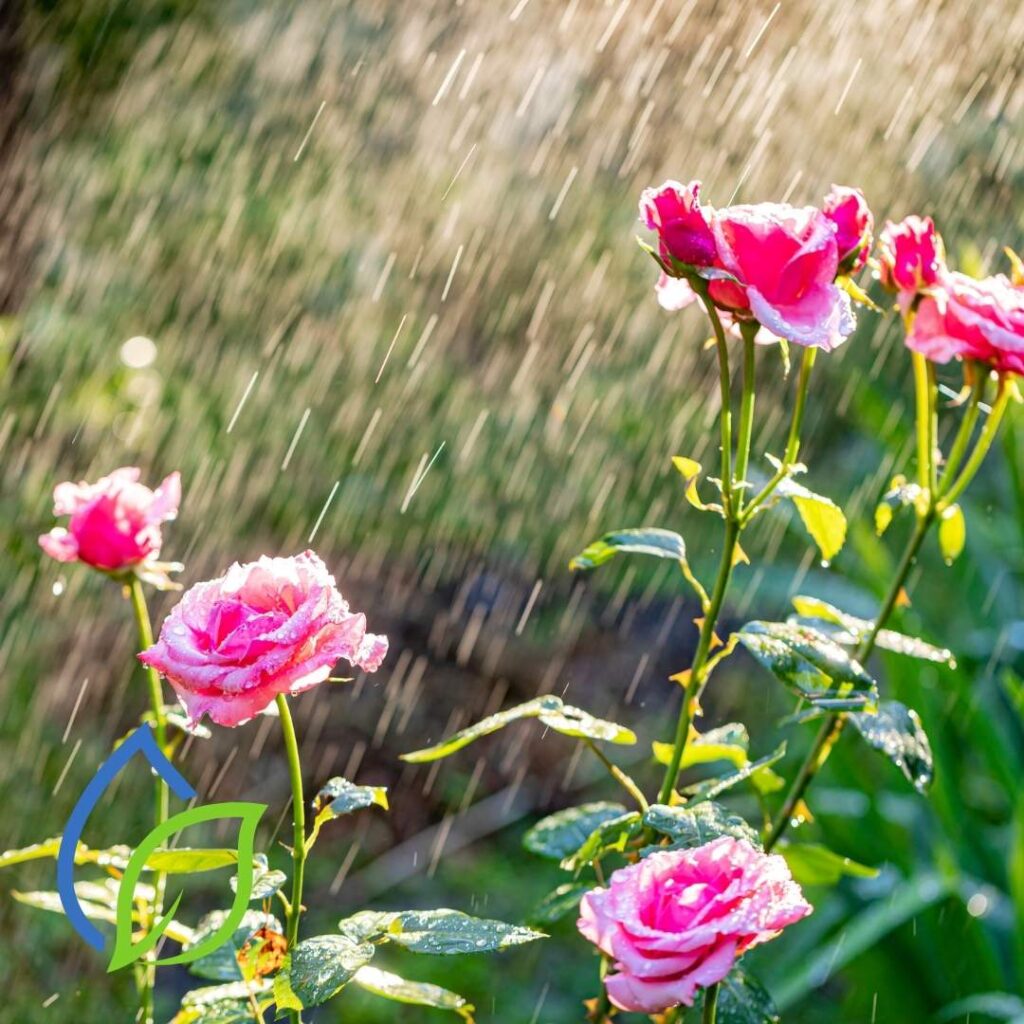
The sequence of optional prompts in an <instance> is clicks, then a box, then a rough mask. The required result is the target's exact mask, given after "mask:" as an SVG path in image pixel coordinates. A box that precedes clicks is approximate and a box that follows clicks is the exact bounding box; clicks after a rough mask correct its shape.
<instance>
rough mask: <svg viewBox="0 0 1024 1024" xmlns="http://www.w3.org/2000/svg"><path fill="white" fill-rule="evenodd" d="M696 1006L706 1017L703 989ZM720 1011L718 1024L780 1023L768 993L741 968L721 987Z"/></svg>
mask: <svg viewBox="0 0 1024 1024" xmlns="http://www.w3.org/2000/svg"><path fill="white" fill-rule="evenodd" d="M695 1005H696V1006H697V1007H698V1012H699V1013H701V1014H702V1013H703V1008H704V990H703V989H702V990H701V991H700V992H699V993H698V996H697V999H696V1001H695ZM716 1010H717V1014H716V1017H715V1020H716V1024H778V1021H779V1019H780V1018H779V1011H778V1010H777V1009H776V1008H775V1004H774V1003H773V1002H772V997H771V996H770V995H769V994H768V991H767V989H765V987H764V986H763V985H762V984H761V983H760V982H759V981H758V980H757V979H756V978H754V977H753V976H752V975H751V974H749V973H748V972H747V971H745V970H744V969H743V968H742V967H740V966H736V967H733V969H732V970H731V971H730V972H729V973H728V974H727V975H726V976H725V978H723V979H722V981H720V982H719V983H718V1006H717V1007H716ZM698 1019H699V1017H698Z"/></svg>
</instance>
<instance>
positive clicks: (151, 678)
mask: <svg viewBox="0 0 1024 1024" xmlns="http://www.w3.org/2000/svg"><path fill="white" fill-rule="evenodd" d="M128 590H129V594H130V597H131V602H132V611H133V612H134V614H135V625H136V628H137V630H138V635H139V650H142V651H144V650H146V648H147V647H152V646H153V626H152V624H151V623H150V618H149V609H148V608H147V607H146V595H145V593H144V592H143V590H142V581H141V580H140V579H139V578H138V577H137V576H133V577H132V580H131V583H130V584H129V585H128ZM146 679H147V681H148V683H149V702H150V707H151V709H152V712H153V724H154V730H155V732H156V741H157V745H158V746H159V747H160V749H161V750H162V751H164V752H165V753H166V752H167V716H166V715H165V714H164V695H163V689H162V688H161V686H160V676H159V674H158V673H157V671H156V669H154V668H149V667H147V668H146ZM153 803H154V807H153V818H154V823H155V825H157V826H159V825H162V824H163V823H164V822H165V821H167V816H168V814H169V811H170V792H169V790H168V788H167V783H166V782H165V781H164V779H163V778H162V777H161V776H160V775H157V777H156V781H155V783H154V801H153ZM166 881H167V880H166V876H165V875H164V874H163V873H161V872H156V873H155V874H154V875H153V904H152V906H151V907H150V908H149V924H150V925H152V924H153V923H154V922H156V921H157V920H158V919H159V918H160V915H161V913H162V912H163V901H164V886H165V885H166ZM156 958H157V951H156V950H155V949H154V950H151V951H150V952H149V953H147V954H146V963H145V965H144V966H143V969H142V971H141V979H140V985H139V1004H140V1005H139V1016H138V1018H137V1019H138V1021H139V1024H153V1013H154V991H155V988H156Z"/></svg>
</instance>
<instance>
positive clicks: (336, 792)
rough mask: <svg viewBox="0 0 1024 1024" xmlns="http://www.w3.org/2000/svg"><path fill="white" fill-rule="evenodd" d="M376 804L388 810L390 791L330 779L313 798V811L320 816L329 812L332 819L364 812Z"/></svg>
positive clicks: (345, 780)
mask: <svg viewBox="0 0 1024 1024" xmlns="http://www.w3.org/2000/svg"><path fill="white" fill-rule="evenodd" d="M374 804H376V805H377V806H378V807H382V808H383V809H384V810H385V811H386V810H388V791H387V788H386V787H384V786H357V785H356V784H355V783H354V782H349V781H348V779H343V778H340V777H335V778H333V779H329V780H328V781H327V782H326V783H324V785H323V786H321V788H320V791H319V792H318V793H317V795H316V796H315V797H314V798H313V810H314V811H317V812H318V814H325V813H328V812H329V815H330V817H332V818H337V817H340V816H341V815H342V814H351V813H352V811H358V810H362V808H364V807H370V806H372V805H374Z"/></svg>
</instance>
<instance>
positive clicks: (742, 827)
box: [644, 801, 761, 853]
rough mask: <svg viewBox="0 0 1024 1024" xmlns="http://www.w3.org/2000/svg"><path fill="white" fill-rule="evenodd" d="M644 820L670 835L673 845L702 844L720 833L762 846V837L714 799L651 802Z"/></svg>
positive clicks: (757, 847)
mask: <svg viewBox="0 0 1024 1024" xmlns="http://www.w3.org/2000/svg"><path fill="white" fill-rule="evenodd" d="M644 824H645V825H647V826H648V827H650V828H653V829H654V831H655V832H660V833H661V834H662V835H664V836H668V837H669V839H671V840H672V847H671V848H672V849H677V850H682V849H689V848H690V847H694V846H703V845H704V844H705V843H710V842H711V841H712V840H713V839H718V838H719V837H720V836H731V837H732V838H733V839H744V840H746V841H747V842H748V843H750V845H751V846H753V847H754V848H755V849H757V850H760V849H761V839H760V837H759V836H758V834H757V832H756V831H755V830H754V829H752V828H751V827H750V826H749V825H748V824H747V823H746V822H745V821H744V820H743V819H742V818H741V817H740V816H739V815H737V814H732V813H731V812H730V811H729V810H728V809H727V808H725V807H723V806H722V805H721V804H716V803H712V802H711V801H707V802H705V803H701V804H697V806H696V807H669V806H668V805H667V804H652V805H651V806H650V807H648V808H647V811H646V813H645V814H644ZM657 849H659V848H657V847H652V848H651V851H650V852H652V853H653V852H656V850H657ZM662 849H663V848H662Z"/></svg>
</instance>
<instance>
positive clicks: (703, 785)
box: [685, 743, 786, 808]
mask: <svg viewBox="0 0 1024 1024" xmlns="http://www.w3.org/2000/svg"><path fill="white" fill-rule="evenodd" d="M785 756H786V744H785V743H780V744H779V746H778V747H777V748H776V749H775V750H774V751H772V753H770V754H768V755H766V756H765V757H762V758H761V759H760V760H758V761H750V762H748V763H747V764H745V765H744V766H743V767H742V768H740V769H739V770H738V771H735V772H732V773H731V774H729V775H722V776H720V777H719V778H717V779H705V780H704V781H703V782H698V783H697V784H696V785H694V786H688V787H687V788H686V790H685V792H686V794H687V796H688V797H689V806H690V807H691V808H692V807H693V806H695V805H696V804H699V803H702V802H703V801H705V800H714V798H715V797H716V796H719V795H720V794H722V793H724V792H725V791H726V790H728V789H732V788H733V787H734V786H738V785H739V784H740V783H741V782H746V781H747V779H750V780H751V781H753V780H754V779H755V778H756V777H758V776H759V774H760V773H763V772H764V770H765V769H766V768H770V767H771V766H772V765H773V764H775V763H776V762H777V761H781V760H782V759H783V758H784V757H785Z"/></svg>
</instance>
